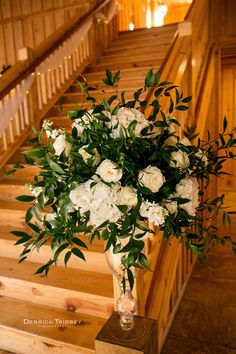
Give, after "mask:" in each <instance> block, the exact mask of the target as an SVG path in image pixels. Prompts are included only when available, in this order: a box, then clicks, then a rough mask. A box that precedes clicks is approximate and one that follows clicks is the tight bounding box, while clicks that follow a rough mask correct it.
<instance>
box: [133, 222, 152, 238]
mask: <svg viewBox="0 0 236 354" xmlns="http://www.w3.org/2000/svg"><path fill="white" fill-rule="evenodd" d="M142 228H145V229H148V227H147V224H146V223H145V222H144V221H142V220H138V221H137V224H136V226H135V229H134V233H133V238H134V239H135V240H138V241H144V240H146V239H147V238H149V237H150V235H151V233H150V232H149V231H148V230H147V231H144V230H143V229H142ZM144 232H145V234H144ZM142 234H144V235H143V236H141V237H137V236H138V235H139V236H140V235H142Z"/></svg>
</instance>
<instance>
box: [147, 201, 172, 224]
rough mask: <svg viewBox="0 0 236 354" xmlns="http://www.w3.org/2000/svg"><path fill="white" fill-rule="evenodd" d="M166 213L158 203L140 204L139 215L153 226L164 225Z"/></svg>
mask: <svg viewBox="0 0 236 354" xmlns="http://www.w3.org/2000/svg"><path fill="white" fill-rule="evenodd" d="M168 214H169V213H168V211H167V210H166V209H165V208H163V207H162V206H160V205H159V204H158V203H150V202H146V201H144V202H142V204H141V207H140V215H141V216H143V217H144V218H147V219H148V221H150V222H152V223H153V224H154V225H155V226H161V225H163V224H164V223H165V218H166V217H167V216H168Z"/></svg>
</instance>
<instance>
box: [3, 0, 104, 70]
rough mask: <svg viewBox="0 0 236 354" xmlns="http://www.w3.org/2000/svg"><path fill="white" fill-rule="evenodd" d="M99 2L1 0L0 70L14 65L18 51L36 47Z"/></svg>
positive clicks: (92, 0) (75, 0)
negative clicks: (4, 66)
mask: <svg viewBox="0 0 236 354" xmlns="http://www.w3.org/2000/svg"><path fill="white" fill-rule="evenodd" d="M98 3H101V0H0V70H1V68H2V66H3V65H4V64H5V65H6V64H8V65H14V64H15V63H16V62H17V60H18V50H19V49H21V48H23V47H30V48H35V47H36V46H38V45H39V44H41V43H42V42H43V41H44V40H45V39H46V38H48V36H50V35H51V34H52V33H53V32H54V31H55V30H57V29H58V28H60V27H61V26H62V25H64V24H65V23H66V22H67V21H68V20H70V19H71V18H72V17H74V16H76V15H77V16H79V17H80V16H83V15H84V14H86V13H87V12H88V11H89V10H91V9H92V8H94V7H95V6H96V5H97V4H98Z"/></svg>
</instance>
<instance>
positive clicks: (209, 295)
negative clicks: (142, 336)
mask: <svg viewBox="0 0 236 354" xmlns="http://www.w3.org/2000/svg"><path fill="white" fill-rule="evenodd" d="M227 204H228V205H229V206H231V209H232V210H233V209H234V210H236V193H229V198H228V200H227ZM225 231H227V234H230V235H232V237H233V238H234V240H235V241H236V216H234V217H232V225H231V227H228V228H227V230H225ZM235 353H236V256H235V255H234V254H233V252H232V249H231V247H229V246H225V247H217V248H216V249H215V250H214V251H212V253H211V255H210V257H209V262H208V266H206V265H201V264H199V262H197V263H196V265H195V268H194V271H193V273H192V276H191V278H190V281H189V283H188V286H187V289H186V292H185V295H184V297H183V299H182V301H181V304H180V306H179V309H178V311H177V314H176V317H175V320H174V322H173V324H172V327H171V329H170V332H169V335H168V337H167V341H166V344H165V346H164V348H163V350H162V354H235Z"/></svg>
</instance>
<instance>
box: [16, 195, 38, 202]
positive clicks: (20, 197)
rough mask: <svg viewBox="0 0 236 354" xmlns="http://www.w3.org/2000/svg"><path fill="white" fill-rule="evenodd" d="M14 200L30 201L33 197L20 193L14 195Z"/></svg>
mask: <svg viewBox="0 0 236 354" xmlns="http://www.w3.org/2000/svg"><path fill="white" fill-rule="evenodd" d="M16 200H18V201H19V202H32V201H33V200H35V197H33V196H31V195H20V196H18V197H16Z"/></svg>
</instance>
